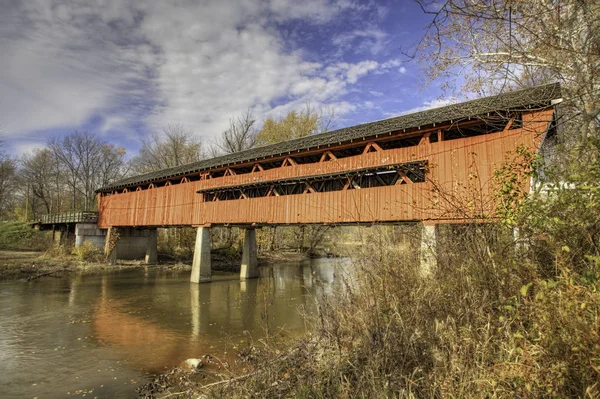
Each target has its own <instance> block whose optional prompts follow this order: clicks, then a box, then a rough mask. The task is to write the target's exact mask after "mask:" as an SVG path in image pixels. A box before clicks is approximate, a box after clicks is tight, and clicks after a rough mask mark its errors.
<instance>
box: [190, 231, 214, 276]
mask: <svg viewBox="0 0 600 399" xmlns="http://www.w3.org/2000/svg"><path fill="white" fill-rule="evenodd" d="M210 279H211V266H210V227H206V226H200V227H198V232H197V233H196V246H195V247H194V261H193V262H192V275H191V277H190V282H192V283H204V282H208V281H210Z"/></svg>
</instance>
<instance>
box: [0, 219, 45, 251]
mask: <svg viewBox="0 0 600 399" xmlns="http://www.w3.org/2000/svg"><path fill="white" fill-rule="evenodd" d="M50 245H51V236H50V232H45V231H40V230H35V229H33V228H32V227H31V226H30V225H29V224H27V223H25V222H2V223H0V249H2V250H17V251H44V250H46V249H48V248H49V247H50Z"/></svg>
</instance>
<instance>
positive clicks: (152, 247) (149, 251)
mask: <svg viewBox="0 0 600 399" xmlns="http://www.w3.org/2000/svg"><path fill="white" fill-rule="evenodd" d="M157 251H158V230H156V229H152V230H149V231H148V238H147V240H146V258H145V259H144V260H145V262H146V264H147V265H155V264H156V263H158V252H157Z"/></svg>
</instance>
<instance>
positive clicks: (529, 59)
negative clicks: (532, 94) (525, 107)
mask: <svg viewBox="0 0 600 399" xmlns="http://www.w3.org/2000/svg"><path fill="white" fill-rule="evenodd" d="M418 3H419V4H420V5H421V7H422V9H423V10H424V11H425V12H426V13H428V14H430V15H432V17H433V19H432V22H431V24H430V25H429V27H428V34H427V36H426V37H424V39H423V41H422V42H421V44H420V45H419V47H418V49H417V53H416V54H417V55H418V57H420V59H421V61H423V65H424V67H425V68H426V71H427V72H428V74H429V77H430V79H431V80H434V79H441V80H443V81H445V82H447V85H449V87H452V88H457V86H460V88H461V89H463V90H467V91H471V92H479V93H482V92H485V91H488V92H492V94H493V92H499V91H503V90H509V89H514V88H518V87H521V86H530V85H535V84H542V83H548V82H555V81H558V82H560V83H561V85H562V89H563V97H564V100H565V102H566V105H567V107H564V109H565V110H567V111H568V114H569V115H567V117H566V118H565V120H569V121H571V122H572V124H571V126H572V127H574V128H573V129H570V131H571V132H573V131H574V130H576V132H575V133H576V135H577V136H578V138H579V140H578V143H579V144H582V145H585V143H586V142H587V141H588V138H590V137H595V138H598V137H600V123H599V122H600V121H599V116H600V2H597V1H588V0H583V1H581V0H519V1H506V0H493V1H470V0H448V1H445V2H443V4H442V5H441V7H440V2H438V1H433V0H418Z"/></svg>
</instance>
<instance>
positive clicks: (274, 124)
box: [257, 104, 334, 145]
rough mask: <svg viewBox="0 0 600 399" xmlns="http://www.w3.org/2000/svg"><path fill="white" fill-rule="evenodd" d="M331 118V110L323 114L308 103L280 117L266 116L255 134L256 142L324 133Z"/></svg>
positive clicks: (266, 142) (271, 141)
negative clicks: (300, 108)
mask: <svg viewBox="0 0 600 399" xmlns="http://www.w3.org/2000/svg"><path fill="white" fill-rule="evenodd" d="M333 118H334V113H333V112H329V113H328V114H327V115H325V114H324V113H323V112H322V111H318V110H315V109H313V108H312V107H311V106H310V104H307V105H306V107H305V108H304V109H302V110H293V111H290V112H289V113H288V114H287V115H286V116H284V117H282V118H279V119H275V118H273V117H269V118H267V119H266V120H265V123H264V124H263V127H262V129H261V130H260V132H258V134H257V142H258V144H260V145H266V144H274V143H279V142H281V141H287V140H293V139H297V138H300V137H305V136H310V135H312V134H317V133H325V132H327V131H328V130H329V128H330V127H331V124H332V122H333Z"/></svg>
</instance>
